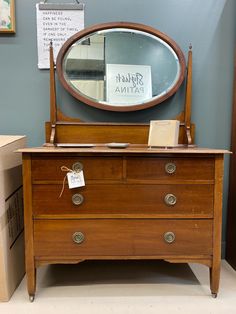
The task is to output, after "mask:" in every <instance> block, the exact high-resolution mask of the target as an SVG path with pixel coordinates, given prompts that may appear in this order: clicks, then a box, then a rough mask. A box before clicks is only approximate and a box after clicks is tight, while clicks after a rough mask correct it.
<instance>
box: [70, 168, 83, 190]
mask: <svg viewBox="0 0 236 314" xmlns="http://www.w3.org/2000/svg"><path fill="white" fill-rule="evenodd" d="M66 175H67V180H68V185H69V189H74V188H79V187H81V186H85V182H84V173H83V170H81V171H79V172H75V171H71V172H68V173H67V174H66Z"/></svg>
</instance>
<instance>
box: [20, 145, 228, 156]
mask: <svg viewBox="0 0 236 314" xmlns="http://www.w3.org/2000/svg"><path fill="white" fill-rule="evenodd" d="M120 144H121V143H120ZM61 145H62V146H63V144H61ZM76 145H77V147H76ZM18 152H21V153H40V154H41V153H43V154H44V153H45V154H47V153H50V154H51V153H53V154H57V153H92V154H94V153H98V154H99V153H102V154H113V153H115V154H210V155H212V154H228V153H230V151H228V150H224V149H210V148H200V147H187V146H179V147H149V146H147V145H145V144H140V145H138V144H130V145H128V146H127V147H123V148H119V147H112V148H111V147H108V146H107V144H87V147H86V144H81V146H78V144H75V145H74V146H73V144H71V146H67V145H66V144H65V147H54V146H52V147H50V146H49V147H48V146H41V147H31V148H23V149H19V150H18Z"/></svg>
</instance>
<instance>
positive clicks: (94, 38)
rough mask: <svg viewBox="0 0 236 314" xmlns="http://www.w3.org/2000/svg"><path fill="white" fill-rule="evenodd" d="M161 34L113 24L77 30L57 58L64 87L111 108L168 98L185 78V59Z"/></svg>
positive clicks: (95, 104) (136, 105) (155, 101)
mask: <svg viewBox="0 0 236 314" xmlns="http://www.w3.org/2000/svg"><path fill="white" fill-rule="evenodd" d="M78 34H79V33H78ZM154 34H155V35H154ZM157 34H159V32H157V31H156V32H155V33H151V32H150V33H149V32H147V31H142V30H140V29H135V28H134V29H132V28H130V27H129V28H125V27H124V28H123V27H111V28H106V29H98V30H97V31H96V30H95V31H93V32H91V33H87V34H86V35H85V36H79V35H78V37H77V38H76V37H75V36H74V38H75V40H73V41H72V42H69V43H68V44H65V46H66V45H67V46H66V47H64V50H63V53H61V56H60V58H61V60H59V61H58V62H57V66H58V67H61V69H59V72H60V73H61V77H60V79H61V81H62V83H63V84H64V87H66V88H67V89H68V91H70V92H71V93H72V95H73V96H75V97H77V98H78V99H80V100H82V101H84V102H85V103H88V104H89V105H92V106H95V107H98V108H102V109H107V110H116V109H114V108H116V107H117V110H121V111H122V110H127V111H128V110H138V109H139V108H138V106H140V107H141V108H140V109H142V108H146V107H149V106H151V105H154V103H155V104H157V103H159V102H161V101H163V100H165V99H167V98H168V97H170V96H171V95H172V94H173V93H174V92H176V90H177V88H178V87H179V86H180V85H181V83H182V81H183V78H184V70H185V61H184V57H183V54H182V52H181V50H180V49H179V48H178V46H177V45H176V44H175V43H174V42H173V41H172V40H171V39H169V38H168V37H167V36H166V35H163V34H162V33H160V34H161V36H160V37H159V36H158V35H157ZM151 103H152V104H151ZM146 104H151V105H146ZM132 106H133V108H134V107H135V109H132ZM109 107H110V108H109ZM119 108H121V109H119ZM122 108H124V109H122ZM125 108H127V109H125ZM129 108H131V109H129Z"/></svg>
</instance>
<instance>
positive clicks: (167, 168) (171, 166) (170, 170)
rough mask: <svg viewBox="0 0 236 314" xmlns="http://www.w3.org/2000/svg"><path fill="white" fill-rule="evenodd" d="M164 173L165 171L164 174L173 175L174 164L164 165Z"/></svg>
mask: <svg viewBox="0 0 236 314" xmlns="http://www.w3.org/2000/svg"><path fill="white" fill-rule="evenodd" d="M165 171H166V173H168V174H173V173H175V171H176V164H174V163H173V162H168V163H167V164H166V165H165Z"/></svg>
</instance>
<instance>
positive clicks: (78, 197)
mask: <svg viewBox="0 0 236 314" xmlns="http://www.w3.org/2000/svg"><path fill="white" fill-rule="evenodd" d="M83 201H84V197H83V195H82V194H74V195H72V203H73V204H74V205H77V206H78V205H81V204H82V203H83Z"/></svg>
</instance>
